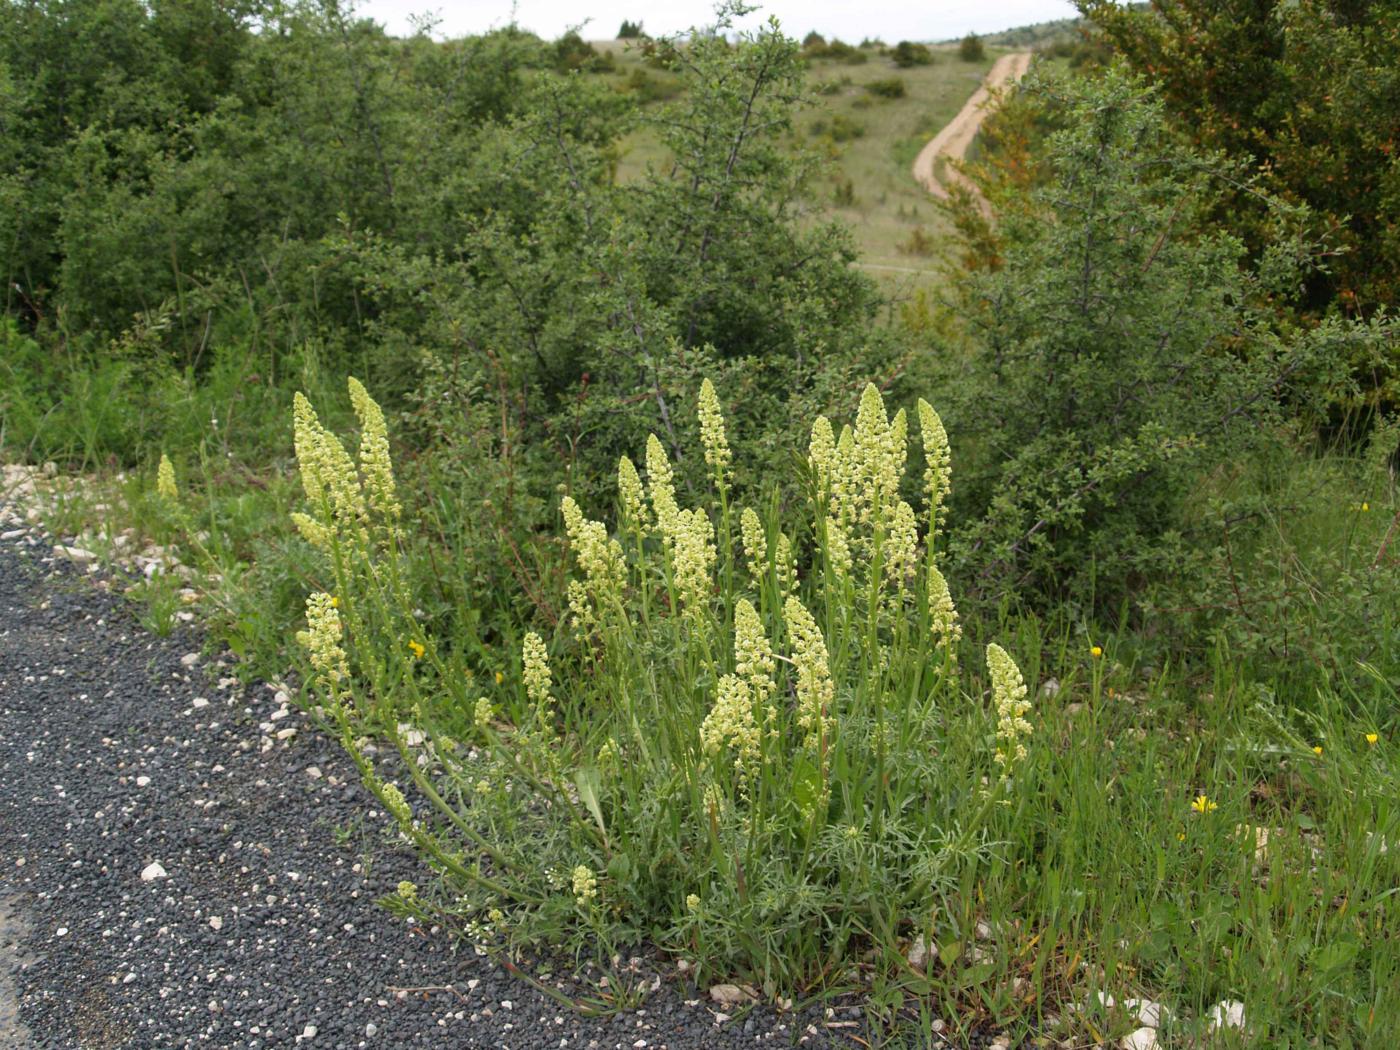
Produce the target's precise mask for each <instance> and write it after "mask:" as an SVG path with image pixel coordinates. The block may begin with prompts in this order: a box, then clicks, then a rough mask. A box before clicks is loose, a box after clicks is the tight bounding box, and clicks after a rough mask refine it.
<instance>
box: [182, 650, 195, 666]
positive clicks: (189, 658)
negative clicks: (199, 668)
mask: <svg viewBox="0 0 1400 1050" xmlns="http://www.w3.org/2000/svg"><path fill="white" fill-rule="evenodd" d="M180 663H181V665H182V666H184V667H193V666H194V665H195V664H197V663H199V654H198V653H186V654H185V655H184V656H182V657H180Z"/></svg>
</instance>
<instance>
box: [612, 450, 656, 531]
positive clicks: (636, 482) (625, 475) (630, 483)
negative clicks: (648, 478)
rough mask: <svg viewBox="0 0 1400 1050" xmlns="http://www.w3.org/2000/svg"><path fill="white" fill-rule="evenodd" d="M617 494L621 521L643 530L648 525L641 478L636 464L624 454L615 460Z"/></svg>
mask: <svg viewBox="0 0 1400 1050" xmlns="http://www.w3.org/2000/svg"><path fill="white" fill-rule="evenodd" d="M617 496H618V500H619V501H620V502H621V504H622V519H623V521H625V522H626V523H627V524H628V525H631V526H633V527H635V528H639V529H642V530H643V531H645V530H646V529H647V528H649V527H650V525H649V522H648V520H647V505H646V496H645V493H644V491H643V489H642V479H641V478H640V477H639V476H638V474H637V468H636V465H635V464H633V462H632V461H631V460H630V459H628V458H627V457H626V456H623V457H622V458H621V459H619V460H618V461H617Z"/></svg>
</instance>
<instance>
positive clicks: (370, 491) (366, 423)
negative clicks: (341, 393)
mask: <svg viewBox="0 0 1400 1050" xmlns="http://www.w3.org/2000/svg"><path fill="white" fill-rule="evenodd" d="M349 387H350V406H351V407H352V408H353V409H354V410H355V418H356V419H358V420H359V421H360V470H361V471H362V472H363V474H364V479H365V484H364V489H365V493H366V494H367V495H368V496H369V503H370V506H372V507H373V508H374V509H375V510H376V511H378V512H379V514H380V515H381V516H382V517H385V518H387V519H389V520H390V521H393V520H394V519H396V518H397V517H398V516H399V514H400V513H401V512H402V511H401V508H400V506H399V501H398V499H397V498H396V497H395V493H394V467H393V464H392V462H391V461H390V459H389V428H388V427H387V426H386V425H385V423H384V412H383V411H382V410H381V409H380V407H379V405H378V403H376V402H375V400H374V398H372V397H370V396H369V391H367V390H366V389H365V388H364V384H362V383H361V382H360V381H359V380H358V379H356V378H355V377H354V376H351V377H350V378H349Z"/></svg>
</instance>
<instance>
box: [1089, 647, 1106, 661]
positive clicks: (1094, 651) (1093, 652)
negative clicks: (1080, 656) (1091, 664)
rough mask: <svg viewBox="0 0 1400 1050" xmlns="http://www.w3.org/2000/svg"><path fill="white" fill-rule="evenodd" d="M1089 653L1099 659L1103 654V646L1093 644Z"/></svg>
mask: <svg viewBox="0 0 1400 1050" xmlns="http://www.w3.org/2000/svg"><path fill="white" fill-rule="evenodd" d="M1089 655H1090V656H1092V657H1093V658H1094V659H1095V660H1097V659H1098V658H1099V657H1100V656H1102V655H1103V647H1102V646H1098V645H1095V646H1091V647H1090V649H1089Z"/></svg>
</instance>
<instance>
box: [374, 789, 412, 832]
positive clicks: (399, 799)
mask: <svg viewBox="0 0 1400 1050" xmlns="http://www.w3.org/2000/svg"><path fill="white" fill-rule="evenodd" d="M379 792H380V799H381V800H382V801H383V803H384V808H385V809H387V810H388V811H389V815H390V816H391V817H393V818H394V819H395V820H397V821H398V822H399V823H400V824H407V823H408V822H409V821H411V820H412V819H413V811H412V810H411V809H409V808H408V803H407V802H406V801H404V797H403V792H402V791H400V790H399V789H398V788H397V787H396V786H395V785H393V784H384V785H382V786H381V787H380V789H379Z"/></svg>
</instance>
